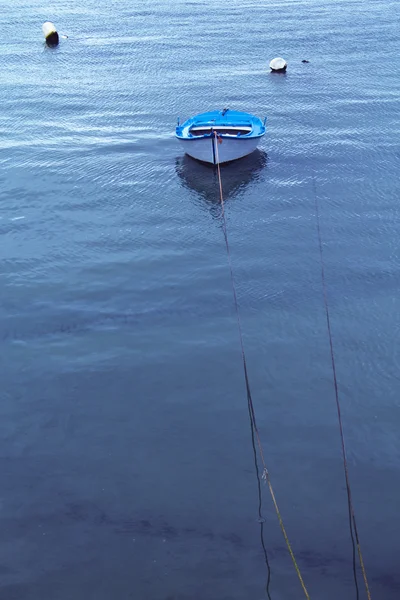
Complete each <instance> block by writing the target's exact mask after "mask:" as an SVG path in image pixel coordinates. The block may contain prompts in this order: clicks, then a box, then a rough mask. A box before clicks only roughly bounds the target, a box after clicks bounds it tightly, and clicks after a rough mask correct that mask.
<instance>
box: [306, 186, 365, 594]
mask: <svg viewBox="0 0 400 600" xmlns="http://www.w3.org/2000/svg"><path fill="white" fill-rule="evenodd" d="M312 183H313V191H314V198H315V215H316V221H317V234H318V246H319V256H320V264H321V281H322V294H323V298H324V307H325V316H326V325H327V330H328V338H329V348H330V354H331V365H332V376H333V384H334V388H335V399H336V409H337V415H338V421H339V431H340V441H341V446H342V456H343V468H344V475H345V480H346V490H347V503H348V509H349V523H350V536H351V541H352V544H353V572H354V582H355V586H356V593H357V600H358V598H359V591H358V583H357V569H356V550H355V543H354V536H355V539H356V544H357V552H358V558H359V561H360V566H361V571H362V575H363V579H364V584H365V589H366V592H367V597H368V600H371V593H370V591H369V585H368V579H367V573H366V570H365V565H364V560H363V556H362V552H361V546H360V539H359V536H358V529H357V523H356V516H355V512H354V506H353V500H352V496H351V487H350V477H349V469H348V463H347V454H346V445H345V440H344V432H343V423H342V413H341V410H340V401H339V388H338V382H337V374H336V362H335V353H334V349H333V340H332V328H331V320H330V312H329V303H328V293H327V287H326V279H325V263H324V254H323V247H322V234H321V224H320V216H319V215H320V210H319V202H318V194H317V188H316V184H315V177H314V176H313V178H312ZM353 529H354V535H353Z"/></svg>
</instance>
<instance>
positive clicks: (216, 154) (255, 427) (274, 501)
mask: <svg viewBox="0 0 400 600" xmlns="http://www.w3.org/2000/svg"><path fill="white" fill-rule="evenodd" d="M212 143H213V144H214V150H215V156H216V159H217V171H218V183H219V193H220V200H221V208H222V211H221V212H222V218H223V221H224V229H225V236H226V218H225V206H224V195H223V191H222V180H221V170H220V166H219V151H218V144H219V143H222V140H221V139H220V138H218V134H217V133H216V132H214V138H213V139H212ZM226 239H227V238H226ZM227 248H228V246H227ZM228 260H229V263H230V254H229V250H228ZM232 283H233V286H234V282H233V279H232ZM234 294H235V295H236V292H235V287H234ZM236 310H237V311H238V310H239V309H238V307H236ZM238 317H239V313H238ZM239 330H240V341H241V344H242V352H243V357H244V348H243V340H242V333H241V328H240V321H239ZM251 419H252V422H253V426H254V431H255V433H256V436H257V445H258V449H259V453H260V458H261V462H262V465H263V475H262V476H263V479H264V480H265V482H266V483H267V484H268V488H269V491H270V493H271V497H272V502H273V503H274V506H275V511H276V514H277V516H278V521H279V525H280V527H281V530H282V533H283V537H284V538H285V542H286V546H287V548H288V550H289V554H290V556H291V558H292V561H293V564H294V568H295V569H296V573H297V577H298V578H299V581H300V584H301V587H302V588H303V592H304V594H305V597H306V598H307V600H310V596H309V593H308V591H307V588H306V585H305V583H304V580H303V577H302V575H301V572H300V568H299V565H298V564H297V561H296V557H295V555H294V552H293V549H292V546H291V544H290V541H289V537H288V535H287V533H286V529H285V526H284V524H283V519H282V516H281V513H280V510H279V506H278V502H277V500H276V498H275V494H274V490H273V488H272V483H271V480H270V478H269V473H268V469H267V465H266V462H265V458H264V452H263V449H262V445H261V440H260V436H259V433H258V429H257V424H256V422H255V415H254V413H253V412H252V413H251Z"/></svg>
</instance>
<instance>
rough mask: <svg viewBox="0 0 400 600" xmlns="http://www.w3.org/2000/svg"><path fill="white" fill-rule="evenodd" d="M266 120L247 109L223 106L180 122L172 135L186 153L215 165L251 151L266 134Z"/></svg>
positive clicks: (235, 158)
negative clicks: (243, 110)
mask: <svg viewBox="0 0 400 600" xmlns="http://www.w3.org/2000/svg"><path fill="white" fill-rule="evenodd" d="M265 123H266V118H265V119H264V122H262V121H261V119H259V118H258V117H256V116H254V115H251V114H250V113H246V112H239V111H236V110H230V109H228V108H224V109H223V110H220V111H218V110H215V111H211V112H205V113H201V114H199V115H196V116H194V117H191V118H190V119H188V120H187V121H185V122H184V123H183V124H182V125H181V124H180V122H179V119H178V124H177V127H176V132H175V135H176V137H177V138H178V140H179V142H180V144H181V145H182V147H183V149H184V151H185V152H186V154H188V155H189V156H191V157H192V158H195V159H197V160H200V161H202V162H206V163H211V164H213V165H216V164H218V163H226V162H230V161H232V160H237V159H238V158H242V157H243V156H247V155H248V154H250V153H251V152H253V151H254V150H255V149H256V148H257V146H258V143H259V141H260V138H262V136H263V135H264V134H265Z"/></svg>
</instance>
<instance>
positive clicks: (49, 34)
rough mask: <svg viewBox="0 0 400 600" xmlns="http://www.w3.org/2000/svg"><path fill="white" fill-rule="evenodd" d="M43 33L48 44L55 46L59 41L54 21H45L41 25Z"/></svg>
mask: <svg viewBox="0 0 400 600" xmlns="http://www.w3.org/2000/svg"><path fill="white" fill-rule="evenodd" d="M42 30H43V35H44V38H45V40H46V44H47V45H48V46H57V45H58V42H59V37H58V32H57V29H56V28H55V25H54V23H51V22H50V21H46V23H43V25H42Z"/></svg>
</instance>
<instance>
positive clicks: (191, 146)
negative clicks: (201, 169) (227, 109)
mask: <svg viewBox="0 0 400 600" xmlns="http://www.w3.org/2000/svg"><path fill="white" fill-rule="evenodd" d="M259 141H260V138H259V137H257V138H249V139H247V140H246V139H244V138H242V139H237V138H232V139H230V138H226V137H224V138H223V139H222V141H221V140H220V142H218V141H217V140H216V139H215V138H212V137H206V138H201V139H196V138H194V139H193V138H191V139H189V140H188V139H186V140H182V139H180V140H179V142H180V144H181V146H182V148H183V149H184V151H185V152H186V154H188V155H189V156H191V157H192V158H196V159H197V160H201V161H202V162H206V163H211V164H214V165H215V164H217V163H218V162H219V163H225V162H230V161H232V160H237V159H238V158H243V156H247V155H248V154H251V152H254V150H255V149H256V148H257V146H258V142H259Z"/></svg>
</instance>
